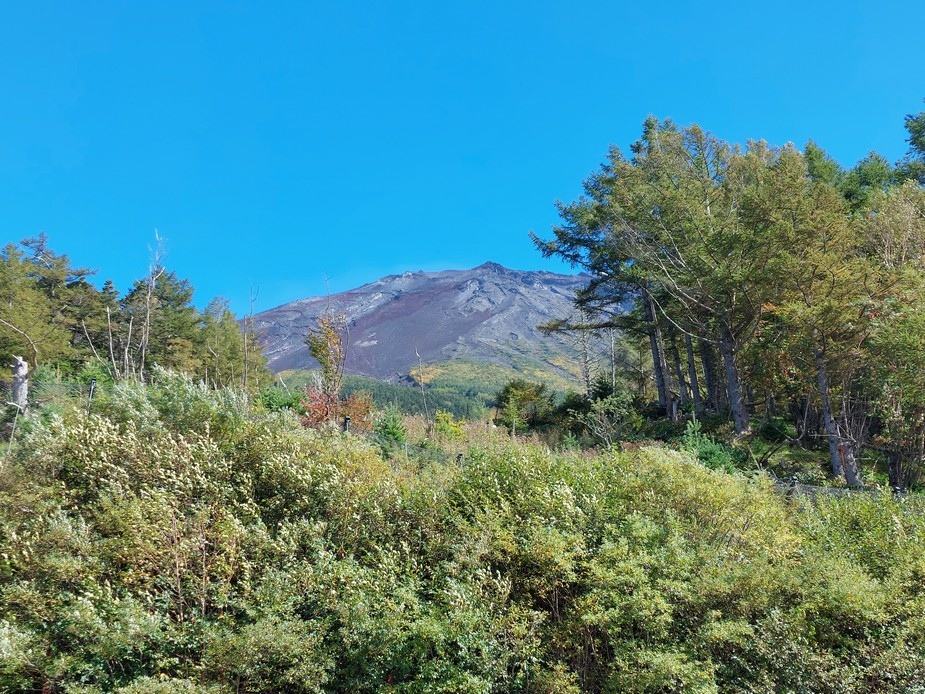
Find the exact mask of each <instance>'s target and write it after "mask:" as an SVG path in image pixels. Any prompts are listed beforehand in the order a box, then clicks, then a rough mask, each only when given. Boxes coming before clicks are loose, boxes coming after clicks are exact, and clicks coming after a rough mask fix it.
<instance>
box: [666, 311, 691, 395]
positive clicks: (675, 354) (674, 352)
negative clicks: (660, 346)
mask: <svg viewBox="0 0 925 694" xmlns="http://www.w3.org/2000/svg"><path fill="white" fill-rule="evenodd" d="M668 345H669V347H668V351H669V353H670V354H671V361H672V362H673V366H674V377H675V380H676V381H677V383H678V400H679V404H680V405H681V407H684V405H686V404H687V402H688V393H687V382H686V381H685V380H684V367H683V366H682V364H681V353H680V351H679V350H678V336H677V334H676V332H675V329H674V326H668Z"/></svg>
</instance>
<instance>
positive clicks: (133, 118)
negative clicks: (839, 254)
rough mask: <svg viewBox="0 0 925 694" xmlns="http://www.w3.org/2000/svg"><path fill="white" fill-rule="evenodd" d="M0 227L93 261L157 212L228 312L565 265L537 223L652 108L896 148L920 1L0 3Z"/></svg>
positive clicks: (144, 241)
mask: <svg viewBox="0 0 925 694" xmlns="http://www.w3.org/2000/svg"><path fill="white" fill-rule="evenodd" d="M0 13H2V14H0V225H2V226H0V228H2V232H3V237H4V238H3V240H4V241H5V242H6V241H17V240H19V239H22V238H25V237H28V236H34V235H35V234H37V233H38V232H40V231H45V232H46V233H47V234H48V236H49V239H50V244H51V246H52V248H53V249H55V250H57V251H58V252H63V253H67V254H69V255H70V256H71V258H72V259H73V260H74V261H75V263H77V264H80V265H88V266H91V267H94V268H96V269H97V270H98V275H97V278H98V280H99V281H100V282H101V281H102V280H103V279H106V278H111V279H113V280H114V281H115V283H116V286H117V287H118V288H119V289H120V291H125V290H126V289H128V288H129V286H130V284H131V282H132V280H133V279H136V278H139V277H141V276H143V275H144V274H145V272H146V269H147V265H148V262H149V248H150V247H151V246H152V245H153V244H154V231H155V229H157V230H158V232H159V234H160V236H161V237H163V238H164V239H165V247H166V251H167V257H166V264H167V265H168V267H169V268H170V269H172V270H174V271H175V272H177V274H179V275H180V276H181V277H186V278H189V279H190V281H191V282H192V283H193V285H194V286H195V287H196V301H197V303H198V304H199V305H200V306H203V305H205V303H207V302H208V300H209V299H210V298H212V297H213V296H217V295H221V296H225V297H227V298H229V299H230V300H231V302H232V308H233V309H234V310H235V311H236V312H238V313H239V314H243V313H245V312H247V311H248V310H249V295H250V293H251V292H252V291H253V292H257V298H256V301H255V303H254V308H255V310H257V311H259V310H263V309H266V308H271V307H272V306H275V305H278V304H281V303H284V302H286V301H289V300H293V299H296V298H300V297H304V296H313V295H319V294H325V293H326V292H337V291H342V290H345V289H349V288H352V287H355V286H358V285H360V284H362V283H365V282H368V281H372V280H374V279H376V278H378V277H380V276H382V275H385V274H390V273H395V272H403V271H405V270H419V269H423V270H439V269H448V268H467V267H473V266H475V265H478V264H480V263H482V262H484V261H486V260H494V261H496V262H499V263H502V264H504V265H507V266H508V267H513V268H516V269H547V270H554V271H559V270H567V268H566V267H565V266H563V265H561V264H558V263H556V262H554V261H552V260H544V259H543V258H541V257H540V256H539V254H538V253H537V252H536V251H535V250H534V249H533V247H532V245H531V244H530V241H529V238H528V232H529V231H530V230H535V231H537V232H538V233H540V234H541V235H544V234H548V233H549V229H550V227H551V226H552V225H553V224H555V223H556V220H557V218H556V212H555V208H554V203H555V201H556V200H557V199H562V200H572V199H574V198H575V197H577V196H578V195H579V194H580V192H581V182H582V180H583V179H584V178H585V177H586V176H587V175H588V174H589V173H590V172H591V171H592V170H594V169H596V168H597V166H598V165H599V164H600V162H601V161H602V160H603V158H604V155H605V154H606V151H607V148H608V146H609V145H610V144H617V145H619V146H620V147H622V148H628V146H629V144H630V143H631V142H632V141H633V140H635V139H636V138H637V137H638V135H639V133H640V130H641V124H642V121H643V120H644V119H645V117H646V116H647V115H649V114H653V115H655V116H657V117H659V118H672V119H673V120H675V121H676V122H678V123H681V124H689V123H693V122H696V123H699V124H700V125H702V126H704V127H705V128H707V129H709V130H711V131H713V132H714V133H716V134H717V135H719V136H720V137H722V138H724V139H727V140H730V141H734V142H744V141H745V140H747V139H758V138H761V139H765V140H767V141H768V142H770V143H772V144H783V143H786V142H795V143H797V144H798V145H803V144H804V143H805V142H806V141H807V140H808V139H810V138H812V139H814V140H815V141H816V142H818V143H819V144H820V145H821V146H823V147H824V148H825V149H827V150H828V151H829V152H830V154H832V155H833V156H834V157H835V158H836V159H838V160H839V161H840V162H841V163H842V164H845V165H851V164H853V163H854V162H855V161H857V160H858V159H859V158H861V157H863V156H864V155H865V154H866V153H867V152H869V151H870V150H877V151H879V152H881V153H882V154H884V155H885V156H886V157H887V158H889V159H891V160H895V159H898V158H899V157H900V156H902V155H903V154H904V152H905V150H906V143H905V141H904V140H905V131H904V130H903V117H904V116H905V115H906V114H908V113H914V112H918V111H921V110H925V104H923V102H922V99H923V98H925V70H923V67H925V60H923V57H922V52H921V35H920V30H921V27H922V26H923V25H925V22H923V20H925V5H923V4H920V3H913V2H899V1H897V0H881V1H879V2H870V1H864V2H859V1H853V0H846V1H842V2H827V1H826V2H813V1H812V0H804V1H803V2H799V3H797V2H777V3H768V2H746V1H741V0H740V1H738V2H725V1H723V2H709V3H707V2H681V1H673V0H669V1H666V2H661V3H631V2H594V1H590V0H589V1H587V2H582V1H580V0H575V1H574V2H568V3H566V2H542V1H538V0H535V1H533V2H504V1H503V0H495V1H494V2H482V1H480V0H472V1H467V2H457V3H451V2H440V3H425V2H416V3H411V2H403V1H401V0H392V1H390V2H385V1H383V2H347V1H341V2H312V1H308V2H193V1H189V0H187V1H185V2H163V1H161V2H150V3H134V2H129V3H127V2H112V3H108V2H92V1H89V0H88V1H87V2H81V3H76V2H64V1H61V2H56V3H47V2H40V1H35V0H33V1H30V2H19V3H5V4H4V6H3V7H2V9H0Z"/></svg>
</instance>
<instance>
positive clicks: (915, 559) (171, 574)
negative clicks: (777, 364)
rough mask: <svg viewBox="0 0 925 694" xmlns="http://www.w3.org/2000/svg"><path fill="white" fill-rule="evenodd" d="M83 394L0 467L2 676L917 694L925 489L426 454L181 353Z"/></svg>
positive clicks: (644, 451) (572, 460)
mask: <svg viewBox="0 0 925 694" xmlns="http://www.w3.org/2000/svg"><path fill="white" fill-rule="evenodd" d="M75 405H77V406H74V407H63V408H61V410H60V412H59V414H56V415H52V416H49V417H47V418H45V419H44V420H42V419H41V418H36V420H37V421H34V422H33V423H32V424H31V426H30V427H29V428H28V430H27V433H26V434H25V438H24V439H23V440H22V441H21V442H20V443H19V445H17V446H16V447H15V448H14V455H13V457H12V458H10V459H8V460H6V461H5V464H4V467H3V468H2V469H0V656H2V657H0V689H2V690H4V691H23V690H26V691H28V690H30V689H31V690H42V689H45V690H46V691H124V692H141V691H155V692H157V691H163V692H185V691H214V692H229V691H255V692H261V691H265V692H270V691H359V692H366V691H380V690H396V691H445V692H471V691H485V692H489V691H514V692H526V691H545V692H554V691H555V692H558V691H572V692H577V691H627V692H636V691H638V692H643V691H782V690H795V691H821V692H825V691H832V692H834V691H846V690H847V691H853V690H859V691H888V692H889V691H895V692H900V691H906V690H908V688H909V687H910V686H911V685H912V684H913V683H915V682H917V681H919V680H920V679H921V676H922V674H923V670H925V656H923V653H925V648H923V647H925V636H923V634H925V621H923V620H922V618H921V615H922V614H923V610H925V604H923V598H922V595H923V594H925V590H923V589H925V584H923V576H925V564H923V561H922V556H925V552H923V551H922V550H923V549H925V547H923V542H925V520H923V518H925V514H923V510H925V508H923V506H922V503H921V502H920V501H919V500H918V498H917V497H913V498H910V499H908V500H906V501H900V500H895V499H892V498H890V497H889V496H882V497H873V496H870V497H868V496H860V495H852V496H849V497H844V498H833V499H826V498H820V499H817V500H816V501H815V503H805V504H804V503H801V502H799V501H795V502H789V501H787V500H786V499H785V498H784V497H783V496H781V495H779V494H778V493H776V492H775V491H774V490H773V489H772V488H771V487H770V485H769V484H767V483H766V482H765V481H763V480H761V479H756V480H753V481H749V480H746V479H745V478H743V477H740V476H736V475H727V474H723V473H719V472H714V471H711V470H708V469H707V468H705V467H704V466H702V465H700V464H696V463H694V462H693V461H691V460H690V458H689V456H688V455H687V454H682V453H675V452H672V451H669V450H666V449H652V448H640V449H638V450H635V451H632V452H627V453H616V452H614V451H610V452H608V453H607V454H605V455H600V456H594V457H589V456H580V455H564V456H561V455H552V454H550V453H549V452H548V451H546V450H544V449H541V448H538V447H530V446H526V445H516V444H515V443H513V442H511V441H510V440H509V439H507V438H506V437H504V439H503V440H504V441H506V443H503V444H499V443H498V442H497V441H495V442H493V443H492V442H490V443H489V444H488V445H487V446H485V447H481V448H472V449H471V450H470V451H469V453H468V455H467V456H466V459H465V462H464V464H462V465H460V466H454V465H446V466H441V467H440V468H439V469H437V468H436V467H429V468H424V469H420V468H418V467H417V465H416V464H415V466H414V467H403V466H402V463H401V461H399V460H393V461H390V462H389V464H386V463H385V462H384V461H383V460H382V459H381V457H380V455H379V452H378V450H377V449H376V448H375V447H373V446H370V445H367V444H366V443H364V442H363V441H362V440H360V439H357V438H354V437H353V436H350V435H344V434H341V433H339V432H330V433H325V432H323V431H315V430H310V429H303V428H302V427H301V426H300V425H299V423H298V421H297V419H296V417H295V416H293V415H292V414H291V413H287V412H285V411H279V412H268V411H267V410H266V409H264V408H261V409H253V408H251V407H250V405H249V404H248V400H247V398H246V397H245V396H244V395H243V394H242V393H241V392H238V391H227V390H220V391H215V390H212V389H210V388H207V387H205V386H204V385H202V384H199V383H196V382H195V381H193V380H192V379H191V378H189V377H187V376H183V375H177V374H174V373H170V372H166V371H163V370H158V371H156V372H155V374H154V382H153V383H152V384H150V385H143V384H126V383H120V384H117V385H116V386H114V387H113V388H111V389H107V390H106V391H104V394H101V398H100V400H99V402H98V404H97V406H96V407H95V409H94V411H93V413H92V414H91V415H89V416H88V415H87V414H86V409H85V407H84V406H83V404H82V403H75ZM393 412H394V411H393ZM396 414H397V413H396ZM444 419H445V420H446V422H447V423H448V424H449V423H451V422H452V420H450V419H449V418H444ZM688 438H689V439H690V440H691V441H692V442H698V443H699V444H700V445H701V448H703V447H704V442H705V441H708V439H707V438H706V437H705V435H703V434H702V433H700V432H699V431H697V430H696V428H692V429H690V430H689V432H688Z"/></svg>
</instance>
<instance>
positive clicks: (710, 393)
mask: <svg viewBox="0 0 925 694" xmlns="http://www.w3.org/2000/svg"><path fill="white" fill-rule="evenodd" d="M700 363H701V364H703V380H704V381H706V387H707V406H709V407H710V408H712V409H718V408H719V382H718V379H717V377H716V359H715V358H714V355H713V345H711V344H710V343H709V342H708V341H707V340H704V339H701V340H700Z"/></svg>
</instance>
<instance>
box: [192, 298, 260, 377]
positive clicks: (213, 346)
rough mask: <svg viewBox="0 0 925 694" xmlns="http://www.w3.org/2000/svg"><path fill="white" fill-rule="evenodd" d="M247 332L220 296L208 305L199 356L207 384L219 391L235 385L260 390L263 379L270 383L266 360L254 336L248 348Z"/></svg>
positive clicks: (202, 374)
mask: <svg viewBox="0 0 925 694" xmlns="http://www.w3.org/2000/svg"><path fill="white" fill-rule="evenodd" d="M245 330H246V328H245V327H243V326H242V325H241V324H240V323H239V321H238V320H237V318H236V317H235V315H234V313H232V312H231V309H230V308H229V304H228V300H227V299H224V298H222V297H217V298H215V299H213V300H212V301H211V302H209V305H208V306H206V310H205V311H204V313H203V315H202V336H201V338H200V340H199V344H200V345H201V346H200V349H201V353H200V355H199V357H198V361H199V362H200V366H199V369H198V374H199V375H200V376H201V377H202V378H203V380H205V381H206V383H209V384H211V385H213V386H215V387H217V388H221V387H225V386H235V387H239V388H244V389H245V390H248V389H254V390H256V389H258V388H259V385H260V381H261V380H263V381H267V380H268V377H267V375H266V358H265V357H264V356H263V354H262V352H260V350H259V349H256V338H255V337H254V336H253V335H251V337H250V345H251V347H250V348H248V343H247V341H248V336H247V334H246V332H245ZM261 376H262V378H261Z"/></svg>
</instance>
